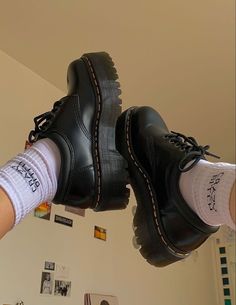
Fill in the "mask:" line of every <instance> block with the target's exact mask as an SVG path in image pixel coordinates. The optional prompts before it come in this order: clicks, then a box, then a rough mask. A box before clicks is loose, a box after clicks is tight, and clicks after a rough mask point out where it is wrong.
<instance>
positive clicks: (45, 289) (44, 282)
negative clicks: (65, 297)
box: [40, 272, 53, 295]
mask: <svg viewBox="0 0 236 305" xmlns="http://www.w3.org/2000/svg"><path fill="white" fill-rule="evenodd" d="M52 292H53V273H50V272H42V277H41V287H40V293H41V294H49V295H51V294H52Z"/></svg>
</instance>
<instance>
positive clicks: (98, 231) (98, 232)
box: [94, 226, 107, 241]
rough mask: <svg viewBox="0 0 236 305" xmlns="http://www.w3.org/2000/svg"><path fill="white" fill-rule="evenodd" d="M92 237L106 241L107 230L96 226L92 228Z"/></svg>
mask: <svg viewBox="0 0 236 305" xmlns="http://www.w3.org/2000/svg"><path fill="white" fill-rule="evenodd" d="M94 237H95V238H98V239H101V240H104V241H106V240H107V230H106V229H104V228H101V227H98V226H95V227H94Z"/></svg>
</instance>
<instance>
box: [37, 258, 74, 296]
mask: <svg viewBox="0 0 236 305" xmlns="http://www.w3.org/2000/svg"><path fill="white" fill-rule="evenodd" d="M69 277H70V271H69V267H67V266H64V265H60V264H56V263H55V262H51V261H45V263H44V270H43V272H42V275H41V283H40V294H41V295H44V296H60V297H70V296H71V281H70V280H69Z"/></svg>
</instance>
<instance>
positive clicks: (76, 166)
mask: <svg viewBox="0 0 236 305" xmlns="http://www.w3.org/2000/svg"><path fill="white" fill-rule="evenodd" d="M117 78H118V76H117V73H116V70H115V68H114V64H113V62H112V60H111V58H110V56H109V55H108V54H106V53H104V52H101V53H89V54H85V55H83V56H82V57H81V58H80V59H78V60H76V61H74V62H72V63H71V64H70V66H69V68H68V75H67V80H68V95H67V96H66V97H64V98H62V99H61V100H59V101H57V102H56V103H55V104H54V106H53V109H52V110H51V111H49V112H46V113H44V114H42V115H40V116H38V117H36V118H35V119H34V122H35V129H34V130H32V131H31V132H30V135H29V141H30V143H31V144H34V145H33V146H32V147H31V148H30V149H28V150H27V151H26V152H25V153H24V154H20V155H18V156H17V157H16V158H14V159H12V160H11V161H9V162H8V163H7V164H6V165H5V166H4V167H2V168H0V188H1V189H2V190H4V192H3V191H2V192H1V198H0V199H1V201H0V213H1V214H0V217H1V219H2V221H1V222H0V232H1V234H0V236H3V235H4V234H5V233H6V232H7V231H8V230H9V229H10V228H11V227H12V225H13V224H17V223H19V222H20V221H21V219H23V218H24V217H25V215H26V214H27V213H29V212H30V211H31V210H32V209H34V208H35V207H36V206H38V205H39V204H40V203H41V202H45V201H53V202H54V203H56V204H65V205H71V206H77V207H80V208H92V209H93V210H95V211H104V210H116V209H124V208H125V207H126V206H127V204H128V199H129V190H128V189H127V188H126V185H127V183H128V179H127V176H128V174H127V171H126V166H127V164H126V161H125V160H124V158H123V157H122V156H121V155H120V154H119V152H118V151H117V150H116V147H115V125H116V120H117V118H118V116H119V114H120V112H121V105H120V104H121V100H120V99H119V95H120V93H121V91H120V89H119V83H118V82H117V81H116V80H117ZM38 140H40V141H38ZM5 193H6V194H7V195H6V194H5ZM12 207H13V210H12Z"/></svg>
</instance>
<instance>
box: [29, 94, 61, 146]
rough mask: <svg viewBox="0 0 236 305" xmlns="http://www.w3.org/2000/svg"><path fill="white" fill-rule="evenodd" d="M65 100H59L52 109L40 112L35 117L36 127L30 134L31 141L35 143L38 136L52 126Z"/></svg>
mask: <svg viewBox="0 0 236 305" xmlns="http://www.w3.org/2000/svg"><path fill="white" fill-rule="evenodd" d="M63 103H64V102H63V101H61V100H60V101H57V102H55V103H54V105H53V109H52V110H51V111H48V112H45V113H43V114H40V115H39V116H37V117H35V118H34V124H35V129H34V130H31V132H30V134H29V142H30V143H34V142H36V141H37V140H38V137H39V136H40V135H41V134H42V133H43V132H45V131H47V129H48V128H49V127H50V126H51V124H52V122H53V121H54V118H55V117H56V114H57V113H58V112H59V110H60V108H61V105H62V104H63Z"/></svg>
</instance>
